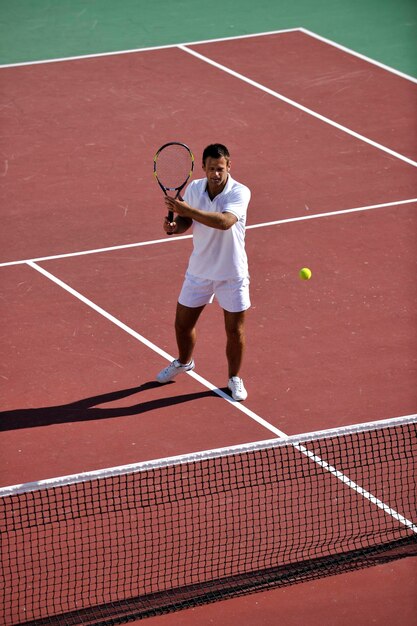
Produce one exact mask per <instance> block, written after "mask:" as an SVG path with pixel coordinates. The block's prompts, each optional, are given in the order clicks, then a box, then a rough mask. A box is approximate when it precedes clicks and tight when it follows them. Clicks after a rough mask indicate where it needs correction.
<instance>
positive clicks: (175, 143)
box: [153, 141, 194, 222]
mask: <svg viewBox="0 0 417 626" xmlns="http://www.w3.org/2000/svg"><path fill="white" fill-rule="evenodd" d="M169 146H182V147H183V148H185V149H186V150H188V153H189V155H190V162H191V167H190V171H189V172H188V176H187V178H186V179H185V180H184V182H183V183H182V184H181V185H179V187H165V185H163V184H162V183H161V181H160V180H159V178H158V174H157V161H158V156H159V154H160V153H161V152H162V150H164V149H165V148H168V147H169ZM193 170H194V155H193V153H192V152H191V150H190V148H189V147H188V146H187V144H185V143H182V142H180V141H169V142H168V143H165V144H164V145H163V146H161V147H160V148H159V150H157V151H156V153H155V156H154V158H153V174H154V176H155V178H156V182H157V183H158V185H159V186H160V188H161V189H162V191H163V192H164V194H165V195H166V196H167V195H168V191H175V192H176V194H175V196H174V199H175V200H176V199H177V198H178V196H179V195H180V192H181V191H182V189H184V187H185V185H186V184H187V183H188V181H189V180H190V178H191V176H192V173H193ZM167 218H168V220H169V222H172V221H173V220H174V213H173V211H168V216H167Z"/></svg>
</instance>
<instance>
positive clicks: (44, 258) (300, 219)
mask: <svg viewBox="0 0 417 626" xmlns="http://www.w3.org/2000/svg"><path fill="white" fill-rule="evenodd" d="M414 202H416V203H417V198H410V199H409V200H397V201H395V202H383V203H381V204H370V205H368V206H363V207H355V208H353V209H340V210H339V211H331V212H327V213H313V214H311V215H300V216H298V217H288V218H284V219H282V220H274V221H272V222H263V223H259V224H251V225H249V226H246V230H253V229H255V228H265V227H268V226H279V225H280V224H290V223H291V222H303V221H305V220H314V219H320V218H323V217H333V216H336V215H347V214H349V213H358V212H360V211H371V210H373V209H383V208H386V207H391V206H400V205H404V204H412V203H414ZM191 238H192V235H179V236H177V237H170V238H168V237H164V238H163V239H153V240H150V241H139V242H136V243H126V244H120V245H116V246H107V247H105V248H95V249H92V250H80V251H78V252H65V253H62V254H53V255H50V256H42V257H36V258H32V259H23V260H19V261H6V262H4V263H0V267H10V266H12V265H24V264H27V263H30V262H34V263H37V262H41V261H55V260H57V259H68V258H72V257H77V256H85V255H88V254H101V253H103V252H114V251H115V250H125V249H128V248H140V247H142V246H151V245H156V244H163V243H174V242H176V241H182V240H184V239H191Z"/></svg>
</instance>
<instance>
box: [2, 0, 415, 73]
mask: <svg viewBox="0 0 417 626" xmlns="http://www.w3.org/2000/svg"><path fill="white" fill-rule="evenodd" d="M0 20H1V21H0V62H1V63H3V64H6V63H16V62H25V61H31V60H41V59H51V58H60V57H68V56H76V55H84V54H93V53H98V52H110V51H115V50H126V49H132V48H142V47H149V46H158V45H164V44H171V43H182V42H191V41H199V40H204V39H213V38H217V37H231V36H235V35H244V34H249V33H257V32H265V31H271V30H280V29H283V28H297V27H299V26H304V27H305V28H308V29H309V30H312V31H314V32H315V33H318V34H320V35H322V36H324V37H328V38H329V39H332V40H334V41H336V42H338V43H340V44H343V45H345V46H347V47H349V48H352V49H353V50H356V51H357V52H361V53H362V54H365V55H367V56H369V57H371V58H372V59H375V60H378V61H380V62H382V63H385V64H387V65H390V66H391V67H394V68H396V69H398V70H400V71H402V72H405V73H407V74H411V75H414V76H417V27H416V24H417V0H257V1H255V2H254V1H253V0H229V1H227V0H226V1H220V0H211V1H210V2H202V1H201V0H154V1H152V0H147V1H146V2H145V1H144V0H9V1H5V0H0Z"/></svg>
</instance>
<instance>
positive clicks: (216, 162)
mask: <svg viewBox="0 0 417 626" xmlns="http://www.w3.org/2000/svg"><path fill="white" fill-rule="evenodd" d="M203 170H204V172H205V174H206V176H207V185H208V190H209V193H210V195H211V196H216V195H217V194H219V193H220V192H221V191H223V189H224V187H225V185H226V183H227V177H228V175H229V171H230V161H229V162H228V161H227V160H226V159H225V157H220V159H213V158H212V157H207V159H206V161H205V163H204V164H203Z"/></svg>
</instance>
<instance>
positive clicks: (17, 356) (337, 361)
mask: <svg viewBox="0 0 417 626" xmlns="http://www.w3.org/2000/svg"><path fill="white" fill-rule="evenodd" d="M190 49H191V50H194V51H197V52H198V53H199V54H202V55H204V56H205V57H208V58H210V59H212V60H213V61H214V62H216V63H218V64H221V65H223V66H227V67H228V68H230V69H231V70H233V71H234V72H238V73H239V74H242V75H244V76H245V77H247V78H248V79H250V80H251V81H255V82H256V83H260V84H262V85H264V86H265V87H267V88H268V89H270V90H273V91H274V92H277V93H278V94H281V95H283V96H285V97H286V98H289V99H291V100H294V101H295V102H297V103H299V104H300V105H302V106H304V107H307V108H309V109H313V110H314V112H315V113H318V114H320V115H322V116H324V118H329V120H330V121H333V122H337V123H338V124H340V125H342V126H343V127H344V128H337V127H335V126H334V125H332V124H330V123H328V122H327V121H326V119H318V118H317V117H314V116H312V115H311V114H310V113H309V112H308V111H306V110H303V109H300V108H297V107H296V106H294V105H293V104H292V103H290V102H285V101H283V100H282V99H280V98H278V97H275V96H274V95H272V94H271V93H266V92H265V91H262V90H261V89H259V88H258V87H257V86H256V85H254V84H250V83H247V82H244V81H243V80H241V79H240V78H239V77H238V76H236V75H231V74H228V73H226V72H225V71H223V70H222V69H221V68H220V67H218V66H214V65H210V64H208V63H206V62H205V61H204V60H202V59H199V58H196V57H194V56H192V55H191V54H189V53H187V52H186V51H185V50H182V49H178V48H172V49H162V50H152V51H144V52H138V53H132V54H125V55H114V56H108V57H100V58H89V59H82V60H77V61H68V62H57V63H47V64H39V65H32V66H30V65H29V66H22V67H15V68H9V69H2V70H1V71H2V77H3V95H2V101H3V103H4V104H3V109H2V114H3V116H4V124H5V128H7V133H6V136H5V138H4V142H3V143H4V147H3V155H4V156H3V159H4V175H3V177H2V182H3V190H4V191H3V192H2V193H4V200H3V206H4V207H5V208H4V211H3V212H4V219H3V228H2V233H1V234H0V244H1V245H0V249H1V259H0V261H1V263H2V266H1V267H0V271H1V275H2V290H3V313H2V318H3V359H2V370H1V373H0V375H1V384H2V407H3V408H2V411H3V412H2V414H1V415H0V419H1V425H0V428H1V430H2V433H1V452H2V468H1V469H2V475H1V483H2V485H10V484H16V483H22V482H29V481H36V480H39V479H42V478H49V477H54V476H60V475H66V474H73V473H79V472H84V471H89V470H94V469H100V468H104V467H111V466H115V465H123V464H128V463H133V462H138V461H143V460H149V459H155V458H160V457H166V456H173V455H177V454H184V453H187V452H194V451H198V450H205V449H211V448H217V447H222V446H228V445H234V444H239V443H246V442H250V441H257V440H262V439H268V438H273V437H274V436H276V433H277V430H278V431H283V432H284V433H286V434H297V433H301V432H309V431H314V430H319V429H327V428H334V427H337V426H343V425H348V424H356V423H362V422H367V421H371V420H380V419H386V418H390V417H397V416H401V415H407V414H412V413H414V412H415V411H416V405H417V392H416V384H415V381H416V372H417V361H416V354H417V323H416V322H417V320H416V317H417V314H416V311H417V306H416V305H417V287H416V281H415V271H416V250H417V224H416V222H417V198H416V196H417V193H416V191H417V177H416V163H414V161H413V159H415V158H416V150H415V146H416V143H415V115H414V114H415V100H416V87H415V84H413V82H412V81H409V80H407V79H405V78H401V77H399V76H396V75H394V74H391V73H390V72H388V71H387V70H384V69H382V68H380V67H377V66H375V65H373V64H371V63H368V62H367V61H366V60H363V59H359V58H357V57H355V56H352V55H349V54H348V53H347V52H344V51H341V50H339V49H337V48H335V47H333V46H330V45H328V44H326V43H324V42H322V41H319V40H317V39H316V38H313V37H310V36H308V35H307V34H305V33H301V32H297V33H284V34H282V35H274V36H269V37H263V38H261V37H259V38H258V37H255V38H248V39H239V40H231V41H224V42H216V43H209V44H201V45H194V46H190ZM161 68H164V80H163V81H160V80H159V79H158V80H156V81H155V76H158V75H159V74H160V71H161ZM179 85H180V87H179ZM393 94H395V106H394V105H393V102H392V97H393ZM349 131H352V132H349ZM352 133H357V134H359V135H363V136H364V137H365V138H367V139H368V140H369V142H367V141H363V140H362V139H361V138H359V137H358V136H357V135H356V136H355V135H354V134H352ZM413 136H414V141H413ZM172 139H180V140H182V141H185V142H186V143H188V144H189V145H191V147H192V148H193V150H194V151H195V154H196V155H197V172H196V176H199V168H198V159H199V158H200V156H199V155H200V154H201V150H202V148H203V147H204V146H205V145H206V144H208V143H211V142H212V141H222V142H223V143H225V144H226V145H228V147H229V149H230V151H231V154H232V174H233V175H234V177H235V178H237V179H238V180H241V181H242V182H245V183H246V184H247V185H248V186H249V187H250V188H251V190H252V201H251V205H250V209H249V221H248V224H249V228H248V230H247V250H248V256H249V262H250V270H251V284H252V287H251V296H252V304H253V306H252V309H251V311H250V312H249V314H248V321H247V336H248V348H247V355H246V360H245V365H244V370H243V372H242V375H243V378H244V379H245V384H246V386H247V388H248V391H249V398H248V400H247V401H246V402H245V403H244V405H236V404H233V403H231V402H227V401H225V400H224V399H222V398H220V397H218V396H217V395H216V394H215V393H213V392H211V391H210V389H208V387H207V386H206V385H204V384H202V383H201V382H200V381H199V380H198V379H196V378H193V377H190V376H184V377H182V378H179V379H178V380H177V381H176V382H175V383H172V384H170V385H168V386H165V387H161V386H159V385H158V384H156V383H155V374H156V373H157V372H158V371H159V369H161V368H162V367H163V366H164V365H165V364H166V359H165V358H164V355H163V353H167V354H168V355H172V357H174V356H176V348H175V339H174V333H173V328H172V322H173V313H174V308H175V303H176V299H177V295H178V291H179V287H180V285H181V281H182V276H183V274H184V271H185V268H186V263H187V259H188V255H189V252H190V250H191V239H190V237H185V238H170V239H168V238H165V237H164V236H163V231H162V228H161V222H162V218H163V215H164V209H163V202H162V197H161V192H160V190H159V189H158V187H157V185H155V183H154V181H153V180H152V175H151V168H152V155H153V152H154V151H155V149H156V148H157V147H158V146H159V145H161V144H162V143H164V142H165V141H167V140H172ZM373 142H376V143H377V144H381V146H378V145H374V144H373ZM384 147H385V148H386V149H387V150H384V149H383V148H384ZM351 209H358V210H356V211H349V210H351ZM324 213H325V214H327V215H322V214H324ZM129 244H131V246H130V247H126V246H128V245H129ZM107 247H109V248H112V249H110V250H100V249H103V248H107ZM92 251H95V252H92ZM78 252H80V253H83V252H85V254H79V255H75V254H73V253H78ZM87 252H90V253H88V254H87ZM63 255H67V256H63ZM50 257H57V258H50ZM30 259H35V260H36V259H38V260H36V261H35V263H31V264H28V263H26V262H24V261H27V260H30ZM305 265H308V266H309V267H311V268H312V270H313V278H312V279H311V280H310V281H309V282H303V281H300V280H299V279H298V277H297V274H298V270H299V268H301V267H303V266H305ZM42 271H43V272H44V273H41V272H42ZM59 281H62V282H59ZM69 289H72V290H74V291H69ZM222 324H223V321H222V314H221V311H220V309H219V308H218V306H217V305H216V304H214V305H212V306H211V307H208V308H207V310H206V311H205V312H204V314H203V317H202V318H201V322H200V324H199V339H198V344H197V348H196V353H195V359H196V364H197V368H196V372H197V374H198V375H200V376H202V377H203V379H205V380H206V381H208V382H209V383H210V384H212V385H214V386H215V387H218V388H224V387H225V385H226V382H227V371H226V363H225V357H224V335H223V330H222ZM123 325H125V326H123ZM143 340H146V341H148V342H151V344H152V346H150V345H147V344H146V341H145V343H144V341H143ZM153 347H154V348H155V349H153ZM263 420H265V421H266V423H265V422H264V421H263ZM416 581H417V572H416V560H415V559H411V558H409V559H405V560H403V561H397V562H394V563H391V564H389V565H384V566H378V567H375V568H372V569H369V570H363V571H359V572H354V573H350V574H346V575H343V576H336V577H333V578H328V579H323V580H319V581H315V582H311V583H303V584H302V585H298V586H294V587H291V588H286V589H278V590H275V591H273V592H267V593H261V594H256V595H253V596H249V597H247V598H243V599H242V598H239V599H235V600H229V601H225V602H222V603H218V604H215V605H210V606H207V607H204V608H198V609H193V610H188V611H183V612H181V613H177V614H175V615H167V616H163V617H155V618H150V620H149V623H150V624H154V625H155V626H157V625H158V626H159V625H160V626H163V624H167V625H168V624H184V625H186V624H193V623H196V622H197V621H198V623H200V624H204V625H205V624H211V623H215V624H234V623H240V624H252V623H257V624H265V625H268V626H269V625H271V626H272V624H277V623H281V624H284V625H292V624H299V623H301V622H304V621H306V620H309V622H311V623H313V624H314V623H317V624H325V625H330V624H338V625H342V624H346V625H347V624H352V623H353V622H355V623H356V624H358V625H361V624H370V623H375V624H392V623H395V622H397V623H401V624H405V625H406V626H408V625H411V624H413V623H415V619H416V615H417V606H416V601H415V597H416V596H417V594H416V593H415V592H416Z"/></svg>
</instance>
